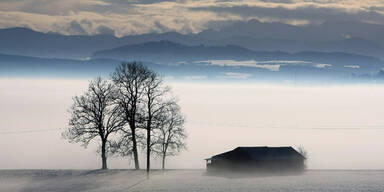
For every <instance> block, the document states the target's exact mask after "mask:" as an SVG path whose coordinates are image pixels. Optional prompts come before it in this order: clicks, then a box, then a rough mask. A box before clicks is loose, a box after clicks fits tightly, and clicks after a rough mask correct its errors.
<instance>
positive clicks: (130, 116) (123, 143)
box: [112, 62, 151, 169]
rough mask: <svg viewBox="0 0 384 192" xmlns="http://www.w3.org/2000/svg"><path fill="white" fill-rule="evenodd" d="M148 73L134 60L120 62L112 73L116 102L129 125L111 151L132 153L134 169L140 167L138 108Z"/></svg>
mask: <svg viewBox="0 0 384 192" xmlns="http://www.w3.org/2000/svg"><path fill="white" fill-rule="evenodd" d="M150 74H151V71H150V70H149V69H148V68H147V67H145V66H144V65H142V64H140V63H136V62H132V63H122V64H121V65H120V66H118V67H117V68H116V70H115V72H114V73H113V74H112V80H113V82H114V83H115V85H116V86H117V87H118V96H117V97H116V103H118V105H119V107H120V108H121V111H122V112H123V114H124V119H125V121H126V122H127V124H128V125H129V129H122V132H121V133H122V135H121V137H120V140H119V141H117V142H116V143H115V144H116V145H114V148H115V149H114V150H113V151H114V152H115V153H119V154H120V155H122V156H125V155H129V154H133V158H134V162H135V169H139V168H140V166H139V155H138V150H137V148H138V147H137V146H138V139H140V138H139V137H138V133H137V128H138V125H139V124H140V121H141V120H142V118H141V113H140V110H141V103H142V97H143V94H144V86H145V82H146V80H147V79H148V77H149V75H150Z"/></svg>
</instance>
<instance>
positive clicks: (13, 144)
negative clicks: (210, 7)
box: [0, 78, 384, 169]
mask: <svg viewBox="0 0 384 192" xmlns="http://www.w3.org/2000/svg"><path fill="white" fill-rule="evenodd" d="M87 85H88V81H87V80H69V79H5V78H2V79H0V90H1V92H0V146H1V154H2V155H1V156H0V169H4V168H8V169H11V168H18V169H22V168H63V169H71V168H76V169H95V168H99V166H100V157H99V156H98V155H97V154H96V153H95V151H96V146H97V145H96V143H93V144H91V145H90V146H89V147H88V148H87V149H84V148H82V147H81V146H80V144H70V143H68V142H67V141H66V140H63V139H61V132H63V131H64V128H65V127H66V126H67V123H68V118H69V114H68V111H67V109H68V108H69V107H70V105H71V104H72V100H71V98H72V97H73V96H74V95H76V94H80V93H82V92H83V91H84V90H86V88H87ZM170 85H171V86H172V87H173V91H174V93H175V95H176V96H178V97H179V99H180V105H181V107H182V111H183V113H184V114H185V115H186V120H187V123H186V125H185V126H186V129H187V132H188V134H189V138H188V140H187V142H188V151H186V152H183V153H182V154H181V155H180V156H178V157H175V158H171V159H170V161H169V162H168V167H169V168H205V162H204V160H203V159H204V158H207V157H210V156H212V155H215V154H218V153H221V152H225V151H228V150H231V149H233V148H235V147H237V146H293V147H297V146H299V145H302V146H304V148H306V149H307V151H308V153H309V162H308V165H309V168H313V169H335V168H336V169H384V163H383V162H384V153H383V150H384V140H383V138H384V126H383V125H384V118H383V117H382V115H383V114H384V102H382V99H383V98H384V86H382V85H356V84H355V85H349V86H336V85H334V86H312V87H305V86H287V85H285V86H281V85H271V84H269V85H266V84H244V83H242V84H236V83H233V84H226V85H224V84H213V83H204V84H203V83H170ZM141 159H142V160H143V159H144V158H143V157H142V158H141ZM155 162H156V163H155V164H156V166H158V165H159V164H158V163H159V161H158V160H156V161H155ZM129 163H130V161H129V160H127V159H109V167H110V168H130V167H132V164H129ZM142 165H144V162H142Z"/></svg>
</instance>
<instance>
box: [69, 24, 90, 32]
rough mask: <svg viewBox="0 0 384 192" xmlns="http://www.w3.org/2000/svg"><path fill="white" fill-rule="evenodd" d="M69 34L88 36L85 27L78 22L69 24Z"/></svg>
mask: <svg viewBox="0 0 384 192" xmlns="http://www.w3.org/2000/svg"><path fill="white" fill-rule="evenodd" d="M68 32H69V33H71V34H74V35H87V34H88V33H87V31H85V29H84V28H83V26H82V25H81V24H80V23H78V22H77V21H72V22H71V23H70V24H69V27H68Z"/></svg>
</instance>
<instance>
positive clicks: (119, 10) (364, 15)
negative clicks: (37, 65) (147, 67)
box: [0, 0, 384, 36]
mask: <svg viewBox="0 0 384 192" xmlns="http://www.w3.org/2000/svg"><path fill="white" fill-rule="evenodd" d="M249 19H259V20H261V21H266V22H270V21H280V22H284V23H291V24H308V23H319V22H323V21H327V20H336V19H337V20H353V21H360V20H362V21H366V22H373V23H380V24H384V1H382V0H364V1H362V0H237V1H229V0H81V1H79V0H65V1H58V0H1V1H0V27H1V28H6V27H15V26H22V27H30V28H32V29H35V30H39V31H44V32H48V31H54V32H60V33H63V34H98V33H103V34H116V35H118V36H122V35H126V34H141V33H148V32H165V31H178V32H181V33H191V32H194V33H196V32H200V31H201V30H204V29H207V28H215V27H220V26H223V25H228V24H230V23H232V22H235V21H244V20H249Z"/></svg>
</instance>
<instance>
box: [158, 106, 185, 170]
mask: <svg viewBox="0 0 384 192" xmlns="http://www.w3.org/2000/svg"><path fill="white" fill-rule="evenodd" d="M164 106H165V107H164V108H163V109H162V113H161V116H159V117H158V121H159V122H160V124H159V125H160V126H159V129H157V134H156V142H155V143H154V152H156V153H157V154H158V155H160V156H161V158H162V169H163V170H164V169H165V160H166V157H167V156H175V155H178V154H179V153H180V152H181V151H182V150H184V149H186V143H185V139H186V138H187V134H186V132H185V129H184V122H185V120H184V117H183V116H182V114H181V111H180V107H179V105H178V104H177V103H176V102H175V101H174V100H172V101H169V102H168V103H167V105H164Z"/></svg>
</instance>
